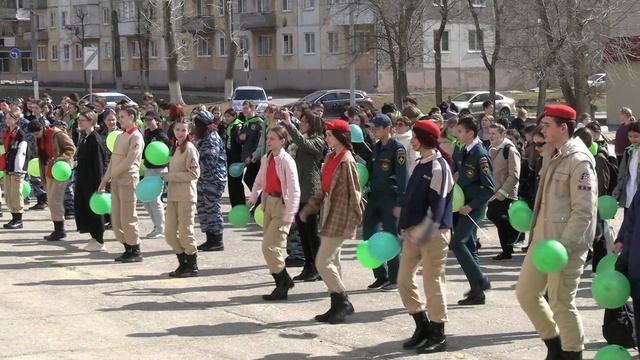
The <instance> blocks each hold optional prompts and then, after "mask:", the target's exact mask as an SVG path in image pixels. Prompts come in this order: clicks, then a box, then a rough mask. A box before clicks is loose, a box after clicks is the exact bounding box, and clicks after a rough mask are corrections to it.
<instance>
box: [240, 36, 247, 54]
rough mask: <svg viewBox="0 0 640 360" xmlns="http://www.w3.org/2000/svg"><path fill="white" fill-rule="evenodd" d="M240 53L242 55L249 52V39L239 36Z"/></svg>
mask: <svg viewBox="0 0 640 360" xmlns="http://www.w3.org/2000/svg"><path fill="white" fill-rule="evenodd" d="M240 51H241V52H242V53H248V52H249V38H248V37H246V36H240Z"/></svg>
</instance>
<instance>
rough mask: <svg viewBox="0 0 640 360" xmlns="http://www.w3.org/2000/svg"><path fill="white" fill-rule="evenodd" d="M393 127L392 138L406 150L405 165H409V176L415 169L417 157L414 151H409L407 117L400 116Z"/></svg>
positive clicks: (410, 135)
mask: <svg viewBox="0 0 640 360" xmlns="http://www.w3.org/2000/svg"><path fill="white" fill-rule="evenodd" d="M395 125H396V126H395V127H394V129H393V130H394V133H393V136H392V137H393V138H394V139H396V141H397V142H399V143H400V144H401V145H402V146H404V148H405V149H406V150H407V164H409V176H411V173H412V172H413V168H415V167H416V159H418V157H419V155H420V154H418V153H417V152H416V151H413V150H411V148H412V147H411V139H412V138H413V136H412V134H411V120H409V118H408V117H406V116H402V117H400V118H399V119H396V121H395Z"/></svg>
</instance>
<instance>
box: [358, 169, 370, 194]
mask: <svg viewBox="0 0 640 360" xmlns="http://www.w3.org/2000/svg"><path fill="white" fill-rule="evenodd" d="M356 170H358V181H359V182H360V189H364V187H365V186H366V185H367V183H368V182H369V170H367V167H366V166H365V165H364V164H361V163H356Z"/></svg>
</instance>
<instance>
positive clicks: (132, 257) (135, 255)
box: [122, 244, 142, 263]
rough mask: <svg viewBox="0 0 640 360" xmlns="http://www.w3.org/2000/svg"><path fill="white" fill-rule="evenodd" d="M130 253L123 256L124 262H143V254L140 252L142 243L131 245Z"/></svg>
mask: <svg viewBox="0 0 640 360" xmlns="http://www.w3.org/2000/svg"><path fill="white" fill-rule="evenodd" d="M129 249H130V251H129V253H125V256H123V257H122V262H123V263H133V262H141V261H142V255H141V254H140V244H138V245H129Z"/></svg>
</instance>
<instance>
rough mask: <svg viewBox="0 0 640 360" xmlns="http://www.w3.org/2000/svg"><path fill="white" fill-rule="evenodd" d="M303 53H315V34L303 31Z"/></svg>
mask: <svg viewBox="0 0 640 360" xmlns="http://www.w3.org/2000/svg"><path fill="white" fill-rule="evenodd" d="M304 53H305V54H315V53H316V34H315V33H304Z"/></svg>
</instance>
